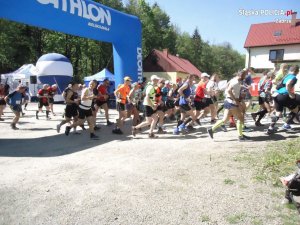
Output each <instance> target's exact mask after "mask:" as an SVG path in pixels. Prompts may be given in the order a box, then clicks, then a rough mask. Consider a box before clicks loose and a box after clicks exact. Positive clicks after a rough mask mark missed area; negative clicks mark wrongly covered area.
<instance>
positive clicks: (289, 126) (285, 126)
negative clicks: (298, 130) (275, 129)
mask: <svg viewBox="0 0 300 225" xmlns="http://www.w3.org/2000/svg"><path fill="white" fill-rule="evenodd" d="M282 129H283V130H291V129H292V127H291V125H289V124H287V123H285V124H283V126H282Z"/></svg>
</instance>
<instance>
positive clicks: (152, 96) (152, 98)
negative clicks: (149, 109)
mask: <svg viewBox="0 0 300 225" xmlns="http://www.w3.org/2000/svg"><path fill="white" fill-rule="evenodd" d="M150 87H151V89H150V91H149V93H148V95H149V98H150V101H151V103H152V104H155V95H156V91H155V88H154V86H153V84H148V85H147V87H146V88H145V94H147V89H148V88H150ZM143 104H144V105H148V102H147V99H146V98H144V102H143ZM149 106H150V105H149Z"/></svg>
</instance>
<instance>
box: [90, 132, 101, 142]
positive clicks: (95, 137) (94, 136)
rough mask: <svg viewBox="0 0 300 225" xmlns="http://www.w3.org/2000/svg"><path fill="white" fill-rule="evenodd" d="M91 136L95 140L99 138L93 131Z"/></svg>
mask: <svg viewBox="0 0 300 225" xmlns="http://www.w3.org/2000/svg"><path fill="white" fill-rule="evenodd" d="M90 138H91V139H93V140H99V137H98V136H97V135H95V134H93V133H92V134H91V136H90Z"/></svg>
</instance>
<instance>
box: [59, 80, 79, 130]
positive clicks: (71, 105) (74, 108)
mask: <svg viewBox="0 0 300 225" xmlns="http://www.w3.org/2000/svg"><path fill="white" fill-rule="evenodd" d="M77 91H78V83H76V82H72V83H71V84H70V85H69V89H67V90H66V94H65V95H66V109H65V119H64V120H63V121H61V123H60V124H58V125H57V126H56V130H57V133H59V132H60V128H61V126H62V125H64V124H66V123H70V122H71V120H72V118H73V120H74V122H76V121H77V120H78V105H79V98H78V93H77Z"/></svg>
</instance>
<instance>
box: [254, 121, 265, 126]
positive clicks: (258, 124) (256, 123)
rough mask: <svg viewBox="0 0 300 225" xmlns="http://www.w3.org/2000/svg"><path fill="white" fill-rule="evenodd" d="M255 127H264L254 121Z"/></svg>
mask: <svg viewBox="0 0 300 225" xmlns="http://www.w3.org/2000/svg"><path fill="white" fill-rule="evenodd" d="M255 126H257V127H263V126H264V125H263V124H261V123H260V122H259V121H256V122H255Z"/></svg>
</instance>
